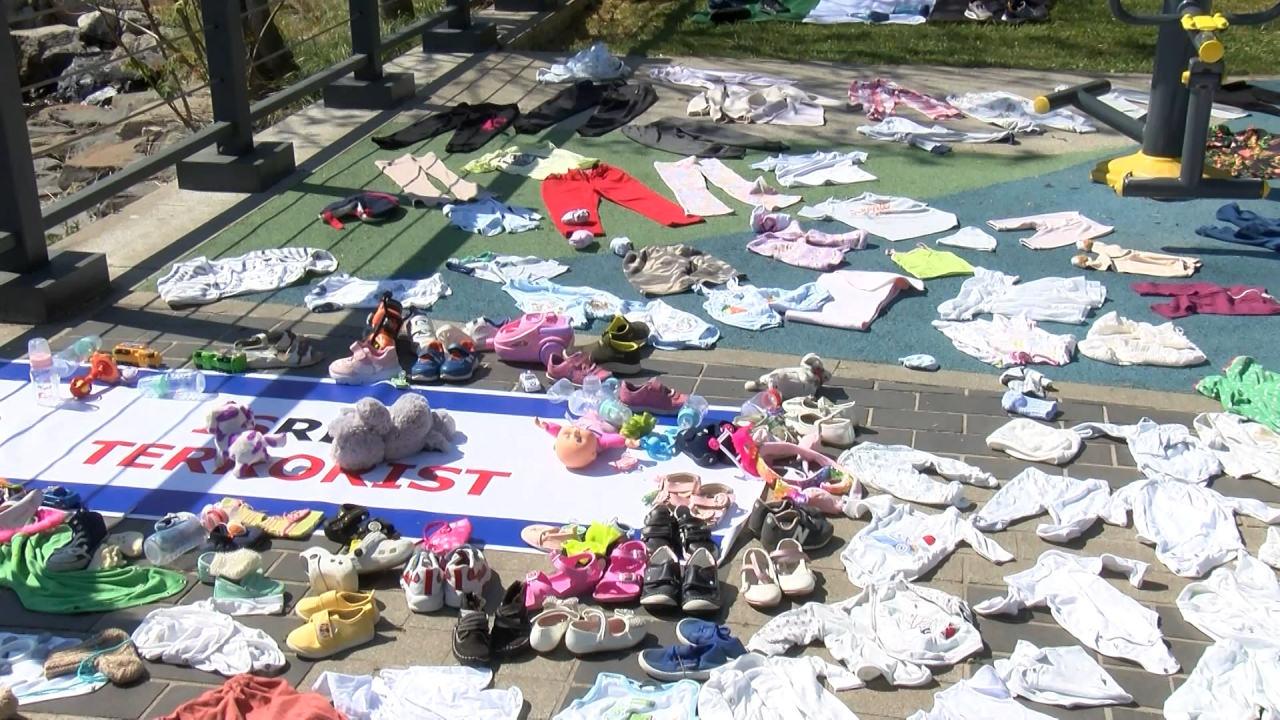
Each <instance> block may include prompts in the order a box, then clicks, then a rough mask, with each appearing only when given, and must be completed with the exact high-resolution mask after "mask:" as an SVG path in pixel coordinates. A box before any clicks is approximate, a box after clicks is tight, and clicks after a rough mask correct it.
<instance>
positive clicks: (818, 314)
mask: <svg viewBox="0 0 1280 720" xmlns="http://www.w3.org/2000/svg"><path fill="white" fill-rule="evenodd" d="M816 283H817V285H818V287H820V288H822V289H823V290H826V291H827V292H828V293H830V295H831V300H830V301H828V302H827V303H826V304H825V305H823V306H822V307H821V308H820V309H818V310H788V311H787V314H786V319H787V322H802V323H809V324H810V325H825V326H827V327H834V328H843V329H845V330H866V329H868V328H870V327H871V323H873V322H875V319H876V318H877V317H879V316H880V312H881V311H882V310H884V308H886V307H887V306H888V305H889V303H890V302H892V301H893V299H894V298H896V297H897V296H898V294H899V293H901V292H903V291H906V290H915V291H917V292H924V283H923V282H921V281H919V280H917V279H915V278H909V277H906V276H905V275H897V274H894V273H887V272H870V271H866V270H836V271H834V272H829V273H824V274H822V275H819V276H818V279H817V281H816Z"/></svg>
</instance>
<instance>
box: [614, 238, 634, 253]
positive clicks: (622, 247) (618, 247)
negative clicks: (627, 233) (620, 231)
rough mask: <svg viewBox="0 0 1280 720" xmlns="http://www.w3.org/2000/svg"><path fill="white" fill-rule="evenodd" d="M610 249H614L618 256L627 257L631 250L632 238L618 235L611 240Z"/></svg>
mask: <svg viewBox="0 0 1280 720" xmlns="http://www.w3.org/2000/svg"><path fill="white" fill-rule="evenodd" d="M609 250H611V251H613V254H614V255H617V256H618V257H626V256H627V253H629V252H631V238H629V237H616V238H614V239H612V240H610V241H609Z"/></svg>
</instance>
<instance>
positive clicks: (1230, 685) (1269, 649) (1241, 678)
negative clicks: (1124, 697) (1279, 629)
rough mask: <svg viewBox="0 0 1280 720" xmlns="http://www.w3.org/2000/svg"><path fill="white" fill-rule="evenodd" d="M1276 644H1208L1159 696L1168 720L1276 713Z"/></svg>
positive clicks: (1279, 700) (1279, 695)
mask: <svg viewBox="0 0 1280 720" xmlns="http://www.w3.org/2000/svg"><path fill="white" fill-rule="evenodd" d="M1277 688H1280V646H1277V645H1275V644H1267V645H1261V646H1257V645H1255V646H1246V645H1242V644H1240V643H1238V642H1235V641H1234V640H1227V641H1224V642H1217V643H1214V644H1213V645H1211V646H1209V648H1208V649H1207V650H1205V651H1204V654H1203V655H1201V656H1200V661H1199V662H1197V663H1196V667H1195V669H1194V670H1192V671H1191V674H1190V675H1189V676H1188V677H1187V681H1186V682H1184V683H1183V684H1181V685H1179V686H1178V687H1177V688H1176V689H1175V690H1174V691H1173V694H1172V695H1170V696H1169V697H1168V699H1166V700H1165V701H1164V717H1165V718H1166V719H1167V720H1200V719H1201V718H1256V717H1262V718H1270V717H1276V716H1277V714H1280V689H1277Z"/></svg>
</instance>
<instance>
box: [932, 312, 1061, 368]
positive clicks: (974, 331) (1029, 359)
mask: <svg viewBox="0 0 1280 720" xmlns="http://www.w3.org/2000/svg"><path fill="white" fill-rule="evenodd" d="M933 326H934V327H935V328H937V329H938V331H939V332H941V333H942V334H943V335H946V336H947V339H949V340H951V344H952V345H955V346H956V349H957V350H959V351H960V352H962V353H964V354H965V355H969V356H970V357H975V358H977V359H979V360H981V361H982V362H984V363H987V364H988V365H994V366H995V367H1000V368H1002V367H1008V366H1010V365H1027V364H1032V363H1038V364H1044V365H1056V366H1062V365H1066V364H1067V363H1069V362H1071V356H1072V354H1073V353H1074V352H1075V348H1076V338H1075V336H1074V335H1054V334H1053V333H1051V332H1049V331H1048V330H1045V329H1044V328H1041V327H1040V326H1039V325H1036V322H1035V321H1034V320H1032V319H1030V318H1028V317H1027V316H1026V315H1018V316H1015V317H1006V316H1004V315H992V316H991V319H990V320H987V319H985V318H984V319H979V320H970V321H969V322H950V321H948V320H934V321H933Z"/></svg>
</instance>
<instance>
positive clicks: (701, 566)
mask: <svg viewBox="0 0 1280 720" xmlns="http://www.w3.org/2000/svg"><path fill="white" fill-rule="evenodd" d="M680 593H681V595H682V597H683V598H684V602H683V603H682V604H681V605H680V609H681V610H684V611H685V612H687V613H707V612H716V611H717V610H719V609H720V580H719V578H717V577H716V558H715V555H712V554H711V552H710V551H708V550H707V549H706V548H700V549H699V550H697V551H696V552H694V553H693V554H692V555H690V556H689V559H688V560H686V561H685V564H684V581H683V582H682V583H681V584H680Z"/></svg>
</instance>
